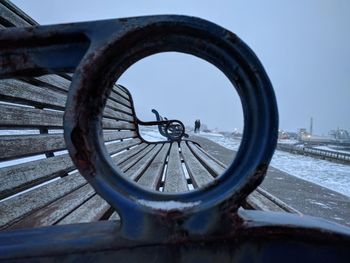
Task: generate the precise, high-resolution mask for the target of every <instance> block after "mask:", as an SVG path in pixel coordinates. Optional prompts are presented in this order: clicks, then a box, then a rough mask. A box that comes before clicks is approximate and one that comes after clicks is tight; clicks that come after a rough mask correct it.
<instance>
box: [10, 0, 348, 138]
mask: <svg viewBox="0 0 350 263" xmlns="http://www.w3.org/2000/svg"><path fill="white" fill-rule="evenodd" d="M13 2H14V3H15V4H16V5H18V6H19V7H20V8H22V9H23V10H24V11H25V12H27V13H28V14H29V15H30V16H32V17H33V18H34V19H35V20H37V21H38V22H39V23H41V24H52V23H63V22H75V21H84V20H98V19H106V18H117V17H127V16H137V15H151V14H186V15H193V16H198V17H201V18H204V19H207V20H210V21H212V22H215V23H217V24H219V25H221V26H223V27H226V28H227V29H229V30H231V31H232V32H234V33H236V34H237V35H238V36H239V37H240V38H241V39H242V40H243V41H245V42H246V43H247V44H248V45H249V46H250V47H251V48H252V49H253V50H254V51H255V53H256V54H257V55H258V57H259V58H260V60H261V61H262V63H263V65H264V66H265V68H266V71H267V73H268V74H269V76H270V79H271V81H272V84H273V86H274V88H275V92H276V95H277V101H278V105H279V112H280V127H281V128H283V129H286V130H292V131H293V130H294V131H296V130H297V129H298V128H300V127H308V126H309V119H310V117H311V116H312V117H313V118H314V131H315V132H317V133H319V134H322V133H323V134H327V132H328V131H329V130H330V129H334V128H337V127H340V128H345V129H348V130H350V117H349V112H350V103H349V99H350V30H349V26H350V15H349V14H350V1H347V0H343V1H341V0H337V1H335V0H313V1H311V0H309V1H301V0H299V1H280V0H275V1H260V0H256V1H246V0H241V1H232V0H231V1H212V0H211V1H209V0H208V1H204V0H200V1H199V0H197V1H194V0H193V1H188V0H177V1H165V0H147V1H132V0H128V1H124V2H121V1H113V0H109V1H107V0H105V1H103V0H100V1H86V0H85V1H83V0H79V1H78V0H76V1H72V0H70V1H67V0H50V1H44V0H41V1H40V0H31V1H28V0H13ZM282 2H283V3H282ZM120 83H121V84H124V85H125V86H127V87H128V88H129V89H130V90H131V92H132V93H133V96H134V99H135V104H136V108H137V112H138V115H139V117H140V118H141V119H144V120H150V119H151V118H154V117H153V115H152V114H151V113H150V110H151V109H152V108H153V107H154V108H157V109H159V111H160V112H161V113H163V114H164V115H166V116H167V117H169V118H178V119H180V120H183V121H184V122H185V123H191V124H192V122H193V121H194V120H195V119H196V118H200V119H201V120H202V122H204V123H207V124H208V125H209V126H210V127H211V128H215V127H217V128H219V129H221V130H232V129H233V128H235V127H237V128H239V129H242V123H243V121H242V112H241V110H240V102H239V100H238V99H237V95H236V94H235V92H233V89H232V88H231V87H230V84H229V82H228V80H227V79H225V77H224V76H223V74H222V73H221V72H219V71H218V70H216V69H215V68H214V67H213V66H211V65H209V64H208V63H206V62H204V61H201V60H199V59H197V58H193V57H190V56H188V55H183V54H177V53H167V54H160V55H156V56H152V57H149V58H146V59H144V60H142V61H140V62H138V63H137V64H135V65H134V66H133V67H132V68H130V69H129V70H128V71H127V72H126V73H125V76H122V78H121V79H120ZM169 95H171V97H170V96H169ZM195 96H197V98H196V100H194V97H195ZM195 101H196V103H194V102H195ZM195 104H196V105H198V106H195ZM226 118H227V119H228V120H229V122H228V123H225V119H226Z"/></svg>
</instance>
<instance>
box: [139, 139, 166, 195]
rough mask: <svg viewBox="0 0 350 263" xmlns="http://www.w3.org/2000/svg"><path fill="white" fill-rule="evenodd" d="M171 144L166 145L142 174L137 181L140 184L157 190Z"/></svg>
mask: <svg viewBox="0 0 350 263" xmlns="http://www.w3.org/2000/svg"><path fill="white" fill-rule="evenodd" d="M169 149H170V143H164V146H163V148H162V149H161V150H160V152H159V153H158V154H157V156H156V157H155V158H154V160H153V161H152V163H151V164H150V166H149V167H148V168H147V170H146V171H145V172H144V173H143V174H142V176H141V177H140V179H139V180H138V181H137V183H138V184H140V185H142V186H146V187H148V188H151V189H153V190H156V189H157V188H158V186H159V185H160V181H161V179H162V175H163V171H164V167H165V160H166V158H167V156H168V154H169Z"/></svg>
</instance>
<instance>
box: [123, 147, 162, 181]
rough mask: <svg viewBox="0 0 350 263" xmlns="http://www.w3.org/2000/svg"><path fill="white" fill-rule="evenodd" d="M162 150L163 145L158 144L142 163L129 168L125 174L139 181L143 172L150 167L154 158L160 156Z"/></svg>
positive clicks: (139, 162)
mask: <svg viewBox="0 0 350 263" xmlns="http://www.w3.org/2000/svg"><path fill="white" fill-rule="evenodd" d="M161 148H162V145H161V144H157V145H156V146H155V147H154V148H153V149H152V150H151V151H149V152H148V153H147V154H146V155H145V156H144V157H143V158H142V159H141V160H140V161H138V162H137V163H136V164H135V165H133V166H132V167H131V168H129V169H128V170H127V171H126V172H125V174H126V175H127V176H129V178H130V179H132V180H135V181H137V180H138V178H139V177H140V176H141V174H142V173H143V171H145V170H146V168H147V167H148V166H149V165H150V163H151V162H152V160H153V159H154V157H155V156H156V155H157V154H158V152H159V151H160V149H161Z"/></svg>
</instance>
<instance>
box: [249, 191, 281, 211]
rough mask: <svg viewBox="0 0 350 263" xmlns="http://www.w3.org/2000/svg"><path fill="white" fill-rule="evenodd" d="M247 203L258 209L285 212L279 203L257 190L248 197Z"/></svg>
mask: <svg viewBox="0 0 350 263" xmlns="http://www.w3.org/2000/svg"><path fill="white" fill-rule="evenodd" d="M247 203H248V204H249V205H250V206H251V207H252V208H253V209H256V210H263V211H273V212H285V210H284V209H282V208H281V207H279V206H278V205H277V204H275V203H274V202H272V201H271V200H269V199H268V198H266V197H265V196H263V195H262V194H260V193H259V192H257V191H254V192H252V193H251V194H250V195H249V196H248V197H247Z"/></svg>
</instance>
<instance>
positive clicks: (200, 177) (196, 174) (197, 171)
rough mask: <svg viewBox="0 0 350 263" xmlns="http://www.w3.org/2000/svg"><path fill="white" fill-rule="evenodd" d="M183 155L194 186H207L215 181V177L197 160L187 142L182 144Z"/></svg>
mask: <svg viewBox="0 0 350 263" xmlns="http://www.w3.org/2000/svg"><path fill="white" fill-rule="evenodd" d="M180 146H181V153H182V156H183V160H184V162H185V165H186V169H187V171H188V174H189V176H190V178H191V179H192V184H193V186H194V187H195V188H196V187H201V186H205V185H207V184H208V183H210V182H211V181H213V180H214V178H213V176H212V175H211V174H210V173H209V172H208V170H207V169H205V167H204V166H203V165H202V164H201V163H200V162H199V161H198V160H197V158H196V157H195V156H194V155H193V154H192V152H191V151H190V149H189V148H188V146H187V145H186V142H184V141H182V142H181V144H180Z"/></svg>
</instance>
